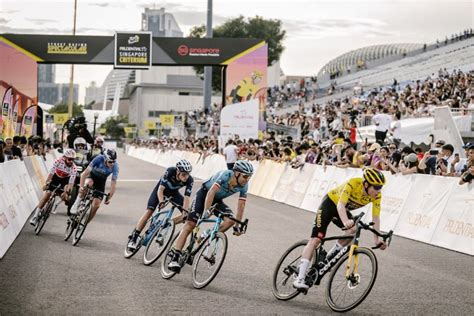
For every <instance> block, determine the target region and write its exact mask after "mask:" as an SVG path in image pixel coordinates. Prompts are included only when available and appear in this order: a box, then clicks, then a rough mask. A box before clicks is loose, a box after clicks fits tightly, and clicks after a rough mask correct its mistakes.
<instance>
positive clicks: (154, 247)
mask: <svg viewBox="0 0 474 316" xmlns="http://www.w3.org/2000/svg"><path fill="white" fill-rule="evenodd" d="M174 228H175V224H174V222H173V220H169V221H167V222H166V223H162V224H161V225H160V226H159V227H157V228H156V229H155V231H154V232H153V235H152V236H151V238H150V240H149V241H148V244H147V245H146V247H145V251H144V252H143V264H145V265H146V266H149V265H152V264H153V263H155V261H156V260H158V258H159V257H160V256H161V255H162V254H163V252H165V250H166V249H167V248H168V245H169V243H170V242H171V239H172V238H173V234H174Z"/></svg>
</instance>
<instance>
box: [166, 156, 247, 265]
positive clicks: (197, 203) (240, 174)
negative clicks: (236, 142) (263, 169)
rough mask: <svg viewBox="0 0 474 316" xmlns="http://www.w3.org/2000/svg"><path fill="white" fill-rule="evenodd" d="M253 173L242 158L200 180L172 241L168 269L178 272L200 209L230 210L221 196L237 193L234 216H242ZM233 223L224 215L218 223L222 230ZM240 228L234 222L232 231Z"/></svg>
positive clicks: (200, 213)
mask: <svg viewBox="0 0 474 316" xmlns="http://www.w3.org/2000/svg"><path fill="white" fill-rule="evenodd" d="M252 174H253V166H252V165H251V164H250V163H249V162H248V161H244V160H238V161H237V162H236V163H235V164H234V167H233V170H223V171H219V172H218V173H216V174H215V175H214V176H212V177H211V178H210V179H209V180H207V181H206V182H204V183H203V184H202V187H201V188H200V189H199V191H198V192H197V193H196V197H195V198H194V200H193V203H192V205H191V213H190V214H189V216H188V219H187V220H186V223H185V224H184V227H183V229H182V230H181V232H180V233H179V236H178V238H177V239H176V243H175V244H174V254H175V255H174V257H173V259H172V260H171V262H170V263H169V265H168V268H169V269H170V270H171V271H174V272H179V271H180V270H181V266H180V265H179V263H178V261H179V257H180V256H181V250H182V249H183V247H184V243H185V242H186V240H187V238H188V236H189V234H190V233H191V232H192V230H193V229H194V227H196V223H197V221H198V220H199V218H200V217H201V216H202V215H203V213H206V214H208V210H209V209H210V208H211V206H212V205H214V204H217V207H216V209H217V210H219V211H221V212H223V213H232V210H231V209H230V208H229V207H228V206H227V205H226V204H225V203H224V202H223V200H224V199H225V198H227V197H229V196H231V195H233V194H235V193H239V202H238V205H237V215H236V216H235V217H236V219H238V220H242V217H243V215H244V209H245V202H246V200H247V191H248V181H249V179H250V177H251V176H252ZM233 225H234V221H232V220H230V219H229V218H225V219H224V221H223V223H222V224H221V227H220V231H222V232H225V231H226V230H228V229H229V228H231V227H232V226H233ZM241 233H242V232H241V231H240V230H239V226H234V234H235V235H237V236H238V235H240V234H241Z"/></svg>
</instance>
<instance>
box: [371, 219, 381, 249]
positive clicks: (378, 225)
mask: <svg viewBox="0 0 474 316" xmlns="http://www.w3.org/2000/svg"><path fill="white" fill-rule="evenodd" d="M372 222H374V228H375V230H376V231H378V232H380V216H374V215H372ZM374 243H375V244H376V245H377V244H378V243H379V236H377V235H375V234H374Z"/></svg>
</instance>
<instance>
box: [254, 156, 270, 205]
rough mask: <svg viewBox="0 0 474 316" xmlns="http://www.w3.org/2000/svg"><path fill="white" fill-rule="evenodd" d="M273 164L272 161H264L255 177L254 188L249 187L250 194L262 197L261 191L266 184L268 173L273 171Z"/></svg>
mask: <svg viewBox="0 0 474 316" xmlns="http://www.w3.org/2000/svg"><path fill="white" fill-rule="evenodd" d="M272 162H273V161H271V160H264V161H262V163H261V164H260V166H259V168H258V170H257V172H256V173H255V175H254V178H255V179H253V182H252V186H250V187H249V191H248V192H249V193H250V194H253V195H257V196H261V195H260V190H261V189H262V187H263V183H264V182H265V179H266V177H267V175H268V173H269V172H270V170H271V163H272Z"/></svg>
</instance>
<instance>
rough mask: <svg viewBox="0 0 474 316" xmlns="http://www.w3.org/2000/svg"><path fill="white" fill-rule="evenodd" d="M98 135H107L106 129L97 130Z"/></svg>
mask: <svg viewBox="0 0 474 316" xmlns="http://www.w3.org/2000/svg"><path fill="white" fill-rule="evenodd" d="M99 133H101V134H102V135H104V134H105V133H107V129H106V128H99Z"/></svg>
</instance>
